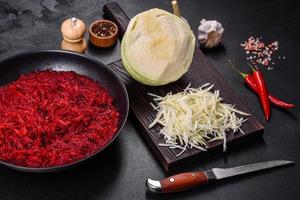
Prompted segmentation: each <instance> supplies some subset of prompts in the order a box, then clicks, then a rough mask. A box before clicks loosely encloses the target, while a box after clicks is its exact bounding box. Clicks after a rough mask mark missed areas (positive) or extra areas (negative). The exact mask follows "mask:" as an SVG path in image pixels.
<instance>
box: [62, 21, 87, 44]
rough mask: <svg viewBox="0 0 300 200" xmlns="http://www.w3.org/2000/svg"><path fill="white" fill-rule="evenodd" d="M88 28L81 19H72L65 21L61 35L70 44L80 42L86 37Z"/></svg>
mask: <svg viewBox="0 0 300 200" xmlns="http://www.w3.org/2000/svg"><path fill="white" fill-rule="evenodd" d="M85 30H86V26H85V24H84V22H83V21H82V20H80V19H77V18H75V17H72V18H70V19H67V20H65V21H64V22H63V23H62V25H61V33H62V35H63V38H64V40H66V41H68V42H79V41H81V40H82V38H83V37H84V33H85Z"/></svg>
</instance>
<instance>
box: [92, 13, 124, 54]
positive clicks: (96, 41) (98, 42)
mask: <svg viewBox="0 0 300 200" xmlns="http://www.w3.org/2000/svg"><path fill="white" fill-rule="evenodd" d="M99 22H100V23H101V22H106V23H110V24H112V25H113V26H114V27H115V30H116V31H115V33H114V34H113V35H110V36H105V37H101V36H98V35H96V34H95V33H94V32H93V31H92V27H93V26H94V25H95V24H96V23H99ZM118 31H119V30H118V26H117V25H116V24H115V23H114V22H112V21H109V20H105V19H100V20H97V21H94V22H93V23H92V24H91V25H90V28H89V36H90V41H91V43H92V44H93V45H95V46H96V47H101V48H105V47H110V46H112V45H114V44H115V43H116V41H117V39H118Z"/></svg>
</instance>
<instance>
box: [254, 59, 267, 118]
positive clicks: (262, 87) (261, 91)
mask: <svg viewBox="0 0 300 200" xmlns="http://www.w3.org/2000/svg"><path fill="white" fill-rule="evenodd" d="M250 67H251V68H252V70H253V73H252V76H253V79H254V81H255V85H256V89H257V94H258V96H259V100H260V104H261V106H262V109H263V111H264V115H265V118H266V120H267V121H268V120H269V119H270V114H271V110H270V101H269V93H268V89H267V85H266V83H265V79H264V76H263V74H262V73H261V72H260V71H258V70H255V69H254V68H253V67H252V66H251V65H250Z"/></svg>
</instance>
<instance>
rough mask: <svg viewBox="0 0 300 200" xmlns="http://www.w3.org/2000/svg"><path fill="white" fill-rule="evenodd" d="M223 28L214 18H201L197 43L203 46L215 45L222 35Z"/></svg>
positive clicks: (211, 46) (210, 46)
mask: <svg viewBox="0 0 300 200" xmlns="http://www.w3.org/2000/svg"><path fill="white" fill-rule="evenodd" d="M223 32H224V28H223V27H222V24H221V23H219V22H218V21H216V20H206V19H202V20H201V21H200V25H199V27H198V40H199V43H200V44H201V45H202V46H203V47H205V48H213V47H215V46H217V45H218V44H219V43H220V42H221V40H222V37H223Z"/></svg>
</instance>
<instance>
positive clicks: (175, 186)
mask: <svg viewBox="0 0 300 200" xmlns="http://www.w3.org/2000/svg"><path fill="white" fill-rule="evenodd" d="M293 163H294V162H293V161H288V160H273V161H265V162H260V163H254V164H250V165H242V166H237V167H232V168H213V169H211V170H207V171H199V172H186V173H182V174H177V175H174V176H170V177H168V178H165V179H162V180H160V181H157V180H152V179H147V181H146V185H147V187H148V189H149V190H150V191H152V192H155V193H171V192H178V191H181V190H186V189H190V188H194V187H196V186H200V185H203V184H206V183H209V182H212V181H215V180H220V179H224V178H228V177H232V176H237V175H241V174H246V173H250V172H255V171H259V170H264V169H269V168H273V167H278V166H283V165H289V164H293Z"/></svg>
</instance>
